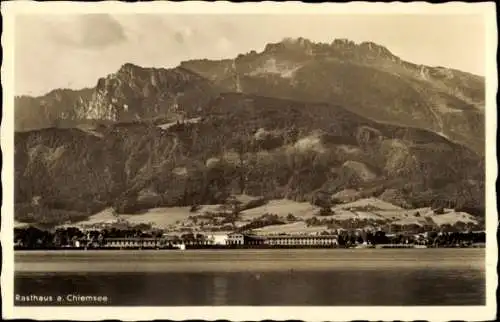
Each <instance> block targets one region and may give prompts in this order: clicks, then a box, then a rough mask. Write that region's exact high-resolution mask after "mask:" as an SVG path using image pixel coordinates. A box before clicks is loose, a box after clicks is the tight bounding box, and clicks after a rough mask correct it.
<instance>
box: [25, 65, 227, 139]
mask: <svg viewBox="0 0 500 322" xmlns="http://www.w3.org/2000/svg"><path fill="white" fill-rule="evenodd" d="M217 88H218V87H217V86H216V85H214V84H212V83H211V82H210V81H208V80H206V79H204V78H203V77H201V76H199V75H198V74H195V73H193V72H191V71H189V70H186V69H183V68H181V67H179V68H174V69H161V68H159V69H156V68H142V67H139V66H136V65H132V64H125V65H123V66H122V67H121V68H120V69H119V70H118V71H117V72H116V73H114V74H111V75H108V76H106V77H103V78H100V79H99V80H98V81H97V85H96V86H95V87H94V88H93V89H86V90H82V91H70V90H64V91H57V90H56V91H54V92H51V93H49V94H47V95H45V96H43V97H39V98H31V97H18V98H17V99H16V128H17V130H19V131H22V130H27V129H28V130H29V129H36V128H46V127H54V126H55V127H58V126H59V127H68V126H75V125H78V124H83V123H109V122H130V121H134V120H148V119H155V118H169V117H173V118H178V117H180V116H182V117H190V116H191V114H197V113H200V110H201V109H202V108H203V107H204V106H205V105H206V104H207V102H208V100H209V99H210V98H211V97H213V96H214V95H216V94H217V93H218V92H219V91H218V89H217Z"/></svg>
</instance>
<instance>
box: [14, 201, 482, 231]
mask: <svg viewBox="0 0 500 322" xmlns="http://www.w3.org/2000/svg"><path fill="white" fill-rule="evenodd" d="M234 199H236V200H238V201H239V202H240V204H241V205H242V206H245V205H247V204H248V203H250V202H253V201H255V200H256V199H258V198H257V197H252V196H247V195H239V196H235V198H234ZM319 211H320V208H319V207H318V206H314V205H311V204H310V203H308V202H296V201H293V200H287V199H278V200H270V201H268V202H267V203H265V204H263V205H260V206H257V207H254V208H250V209H246V210H244V211H242V212H240V214H239V217H238V218H237V220H236V222H235V226H236V227H240V226H244V225H246V224H248V223H250V222H252V221H254V220H256V219H258V218H259V217H261V216H263V215H265V214H272V215H277V216H278V217H280V218H281V220H282V221H285V222H286V217H287V216H288V215H289V214H292V215H293V216H295V218H296V220H298V222H294V223H287V224H284V225H272V226H267V227H264V228H260V229H257V230H256V232H259V233H270V234H279V233H290V234H291V233H313V232H321V231H324V230H326V228H327V227H326V225H321V226H314V227H308V226H307V225H306V224H305V222H304V221H305V220H307V219H310V218H312V217H314V216H316V217H317V218H318V219H320V220H332V219H333V220H336V221H350V220H368V221H370V220H372V221H384V222H386V223H393V224H398V225H419V226H424V225H429V224H431V225H435V226H442V225H446V224H449V225H454V224H456V223H457V222H459V221H460V222H463V223H465V224H467V223H472V224H476V223H477V220H476V219H475V218H474V217H473V216H472V215H470V214H468V213H464V212H455V211H454V210H453V209H445V210H444V213H443V214H435V213H434V212H433V211H432V209H431V208H418V209H403V208H401V207H398V206H395V205H393V204H390V203H388V202H385V201H382V200H380V199H377V198H366V199H359V200H357V201H354V202H349V203H345V204H338V205H335V206H334V207H332V211H333V214H332V215H328V216H318V215H319ZM217 213H222V214H221V215H220V216H217V215H216V214H217ZM223 213H226V214H230V213H231V210H230V209H229V208H228V207H224V205H201V206H200V207H199V208H198V209H197V210H196V211H194V212H192V211H191V207H170V208H153V209H149V210H147V211H146V212H144V213H140V214H114V213H113V211H112V209H105V210H103V211H101V212H99V213H97V214H95V215H93V216H91V217H89V218H88V219H87V220H85V221H81V222H78V223H76V226H77V227H81V228H84V227H89V226H95V227H97V226H99V225H110V224H113V223H116V222H118V221H120V222H121V223H126V224H129V225H132V226H133V225H138V224H150V225H151V226H152V227H155V228H160V229H165V230H168V231H179V230H183V229H184V230H185V229H192V230H193V231H200V230H203V229H207V227H212V228H217V227H219V226H222V225H223V224H221V223H220V222H221V220H223V219H224V215H223ZM206 214H215V215H214V216H215V218H216V219H217V220H219V224H215V226H214V224H213V223H212V224H210V220H209V219H207V218H206V217H202V216H205V215H206ZM194 217H196V218H195V219H196V220H195V221H193V218H194ZM18 224H19V225H20V224H22V223H18ZM202 224H203V225H204V227H205V228H203V227H201V225H202ZM217 225H219V226H217ZM70 226H71V225H70ZM210 229H211V228H210Z"/></svg>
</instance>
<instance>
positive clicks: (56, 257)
mask: <svg viewBox="0 0 500 322" xmlns="http://www.w3.org/2000/svg"><path fill="white" fill-rule="evenodd" d="M15 267H16V276H15V285H14V287H15V293H16V294H18V295H24V296H26V295H30V294H35V295H38V296H43V295H51V296H53V297H57V296H58V295H60V296H63V297H64V296H66V295H67V294H77V295H80V296H82V295H84V296H87V295H92V296H99V295H100V296H107V297H109V299H110V301H109V302H107V303H106V304H107V305H127V306H133V305H142V306H152V305H162V306H180V305H189V306H197V305H266V306H273V305H328V306H330V305H339V306H350V305H390V306H392V305H484V303H485V291H486V286H485V265H484V251H483V250H479V249H427V250H426V249H424V250H353V251H351V250H288V251H287V250H277V251H276V250H274V251H273V250H245V251H185V252H173V251H167V252H155V251H151V252H148V251H138V252H132V251H126V252H120V251H117V252H113V251H110V252H106V251H104V252H90V251H88V252H26V253H23V252H18V253H16V257H15ZM26 304H28V305H35V304H36V303H33V302H30V303H22V302H16V305H26ZM52 304H59V305H65V304H66V305H68V304H72V305H75V304H77V303H64V302H63V303H52ZM96 304H97V303H94V305H96ZM45 305H47V304H45ZM86 305H89V303H87V304H86Z"/></svg>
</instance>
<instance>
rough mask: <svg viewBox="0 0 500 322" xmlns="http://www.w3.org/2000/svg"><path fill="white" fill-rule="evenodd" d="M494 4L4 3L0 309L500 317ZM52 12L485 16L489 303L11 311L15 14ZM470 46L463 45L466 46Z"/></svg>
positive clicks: (257, 316) (134, 314)
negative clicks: (499, 311)
mask: <svg viewBox="0 0 500 322" xmlns="http://www.w3.org/2000/svg"><path fill="white" fill-rule="evenodd" d="M495 9H496V8H495V3H494V2H483V3H463V2H449V3H445V4H438V5H436V4H430V3H425V2H413V3H400V2H395V3H368V2H351V3H345V4H333V3H332V4H305V3H301V2H287V3H277V2H261V3H258V4H256V3H239V4H235V3H230V2H222V1H221V2H215V3H205V2H198V1H189V2H182V3H171V2H147V3H120V2H114V1H106V2H97V3H78V2H66V1H64V2H63V1H54V2H30V1H19V2H17V1H16V2H8V3H2V5H1V10H2V16H3V19H4V23H3V27H4V28H3V33H2V47H3V64H2V70H1V76H2V87H3V93H4V95H3V104H2V105H3V109H2V110H3V118H2V127H1V147H2V153H3V168H2V186H3V200H2V218H1V220H2V226H1V227H2V230H1V241H2V255H3V256H2V275H1V286H2V287H1V293H2V312H3V317H4V318H28V319H37V320H58V319H66V320H68V319H69V320H71V319H75V320H101V319H119V320H124V321H132V320H151V319H160V318H162V319H170V320H187V319H203V320H215V319H227V320H232V321H241V320H247V321H248V320H262V319H273V320H288V319H295V320H304V321H324V320H336V321H340V320H343V321H345V320H416V319H419V320H429V321H449V320H467V321H479V320H489V319H494V318H495V314H496V288H497V285H498V282H497V273H496V266H497V260H498V248H497V240H496V229H497V225H498V214H497V207H496V191H495V181H496V177H497V172H498V170H497V162H496V144H495V143H496V127H497V124H496V120H497V115H496V114H497V111H496V92H497V89H498V77H497V72H496V71H497V65H496V59H495V57H496V48H497V22H496V15H495V13H496V10H495ZM49 13H50V14H53V13H58V14H59V13H61V14H62V13H64V14H68V13H74V14H82V13H112V14H118V13H119V14H138V13H144V14H147V13H172V14H194V13H201V14H250V13H254V14H259V13H260V14H294V13H296V14H328V13H332V14H370V15H375V14H428V15H433V14H441V15H442V14H450V15H461V14H466V15H470V14H479V15H483V16H484V19H485V28H486V31H485V34H486V37H487V41H486V44H487V50H486V52H487V53H486V57H485V60H486V70H487V73H486V75H485V76H486V108H485V114H486V122H485V129H486V130H485V131H486V149H485V151H486V152H485V158H486V205H487V216H486V217H487V219H486V232H487V248H486V283H487V293H486V297H487V300H486V305H485V306H460V307H457V306H449V307H416V306H415V307H369V306H368V307H224V306H220V307H210V306H209V307H144V306H143V307H91V308H89V307H14V305H13V304H14V303H13V269H14V263H13V261H14V255H13V241H12V239H13V229H12V227H13V223H14V220H13V211H14V209H13V206H14V195H13V192H14V189H13V169H14V159H13V151H14V142H13V133H14V111H13V108H12V106H13V103H14V97H13V94H12V93H14V90H13V86H14V82H13V79H14V67H13V66H14V64H13V62H14V58H15V57H14V48H13V47H14V46H13V43H14V33H13V26H14V19H15V16H16V15H18V14H49ZM466 45H467V44H464V46H466Z"/></svg>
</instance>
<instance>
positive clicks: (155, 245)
mask: <svg viewBox="0 0 500 322" xmlns="http://www.w3.org/2000/svg"><path fill="white" fill-rule="evenodd" d="M485 242H486V235H485V232H484V231H465V232H435V231H431V232H424V233H418V234H411V233H393V234H387V233H385V232H383V231H381V230H378V231H366V230H363V229H354V230H351V231H349V230H345V229H338V230H335V231H330V232H326V231H325V232H323V233H316V234H274V235H256V234H254V233H252V232H238V231H233V232H209V233H197V234H193V233H185V234H181V235H175V234H169V233H163V232H161V231H158V230H153V231H140V230H138V229H132V230H117V229H111V230H106V229H105V230H102V231H98V230H88V231H82V230H80V229H78V228H75V227H70V228H66V229H57V230H56V231H54V232H50V231H44V230H40V229H37V228H35V227H28V228H16V229H15V234H14V243H15V249H16V250H36V249H53V250H57V249H66V250H67V249H81V250H87V249H99V250H111V249H121V250H126V249H158V250H160V249H179V250H186V249H245V248H252V249H255V248H437V247H460V248H463V247H480V248H483V247H485Z"/></svg>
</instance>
